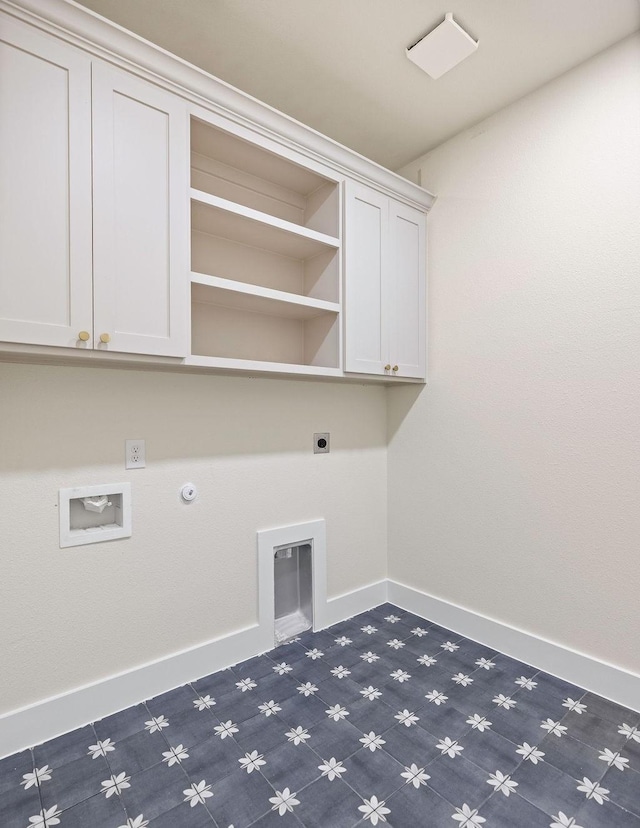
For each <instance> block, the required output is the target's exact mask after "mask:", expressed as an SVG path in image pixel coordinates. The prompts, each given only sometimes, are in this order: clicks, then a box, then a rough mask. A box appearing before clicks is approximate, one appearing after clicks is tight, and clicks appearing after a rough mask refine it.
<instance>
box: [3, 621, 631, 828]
mask: <svg viewBox="0 0 640 828" xmlns="http://www.w3.org/2000/svg"><path fill="white" fill-rule="evenodd" d="M382 824H386V825H390V826H393V828H421V827H422V826H424V828H431V827H433V828H440V826H455V828H640V713H637V712H633V711H631V710H628V709H626V708H623V707H620V706H619V705H616V704H613V703H611V702H609V701H606V700H605V699H602V698H600V697H598V696H595V695H593V694H590V693H585V691H584V690H581V689H580V688H578V687H575V686H573V685H570V684H567V683H566V682H564V681H560V680H559V679H557V678H554V677H553V676H550V675H547V674H545V673H542V672H539V671H536V670H535V669H534V668H532V667H530V666H528V665H526V664H523V663H522V662H519V661H514V660H513V659H511V658H508V657H507V656H504V655H500V654H499V653H496V652H494V651H493V650H490V649H488V648H486V647H483V646H481V645H479V644H477V643H475V642H474V641H471V640H469V639H466V638H462V637H461V636H459V635H457V634H455V633H452V632H450V631H449V630H446V629H443V628H442V627H439V626H437V625H435V624H431V623H430V622H428V621H425V620H424V619H422V618H418V617H417V616H414V615H411V614H410V613H407V612H404V611H402V610H399V609H397V608H396V607H393V606H390V605H384V606H381V607H378V608H376V609H374V610H371V611H370V612H367V613H364V614H362V615H359V616H357V617H355V618H352V619H349V620H348V621H344V622H342V623H340V624H337V625H336V626H334V627H332V628H330V629H328V630H324V631H322V632H318V633H307V634H305V635H304V636H302V637H301V638H300V639H298V640H296V641H295V642H293V643H290V644H287V645H284V646H282V647H279V648H277V649H276V650H272V651H271V652H270V653H267V655H264V656H260V657H258V658H253V659H251V660H249V661H246V662H243V663H242V664H238V665H237V666H235V667H233V668H231V669H229V670H223V671H222V672H219V673H214V674H213V675H210V676H208V677H206V678H203V679H201V680H200V681H196V682H193V684H191V685H186V686H184V687H180V688H178V689H177V690H173V691H172V692H170V693H166V694H165V695H163V696H159V697H156V698H154V699H150V700H149V701H147V702H146V703H145V704H139V705H137V706H136V707H132V708H130V709H128V710H125V711H123V712H122V713H117V714H115V715H114V716H110V717H108V718H107V719H103V720H102V721H99V722H95V723H94V724H93V725H88V726H87V727H83V728H80V729H79V730H76V731H73V732H72V733H69V734H67V735H65V736H61V737H60V738H58V739H53V740H52V741H50V742H45V743H44V744H42V745H38V746H36V747H34V748H33V749H32V750H26V751H24V752H22V753H20V754H17V755H14V756H11V757H9V758H7V759H4V760H2V761H1V762H0V826H1V828H49V826H52V827H53V826H60V828H212V826H218V828H231V826H233V828H247V827H248V826H255V828H268V827H269V826H281V828H288V827H289V826H297V828H300V826H301V825H303V826H308V827H309V828H351V826H355V825H358V826H363V828H367V827H368V826H369V825H373V826H375V825H382Z"/></svg>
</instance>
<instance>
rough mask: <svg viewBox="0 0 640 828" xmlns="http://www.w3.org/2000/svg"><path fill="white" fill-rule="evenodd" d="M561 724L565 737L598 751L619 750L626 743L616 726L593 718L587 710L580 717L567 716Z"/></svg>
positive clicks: (597, 717)
mask: <svg viewBox="0 0 640 828" xmlns="http://www.w3.org/2000/svg"><path fill="white" fill-rule="evenodd" d="M562 723H563V724H564V725H566V726H567V735H569V736H573V738H574V739H578V741H580V742H584V744H586V745H590V746H591V747H594V748H597V749H598V750H602V749H603V748H609V749H610V750H621V749H622V748H623V746H624V745H625V744H626V741H627V740H626V737H625V736H624V735H623V734H621V733H620V732H619V731H620V727H619V725H618V724H616V723H614V722H611V721H608V720H607V719H601V718H600V717H599V716H594V715H592V714H591V713H589V711H588V709H587V712H586V713H583V714H582V715H581V716H572V717H571V718H569V716H567V720H566V721H564V720H563V722H562Z"/></svg>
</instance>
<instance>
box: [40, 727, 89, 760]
mask: <svg viewBox="0 0 640 828" xmlns="http://www.w3.org/2000/svg"><path fill="white" fill-rule="evenodd" d="M95 735H96V734H95V732H94V730H93V727H92V726H91V725H87V726H86V727H81V728H78V730H72V731H71V733H65V734H64V736H58V738H57V739H51V740H50V741H48V742H45V743H44V744H42V745H36V746H35V747H34V749H33V760H34V764H35V766H36V767H41V766H42V765H49V767H51V768H56V767H59V766H60V765H67V764H68V763H69V762H73V761H74V760H75V759H80V758H81V757H82V756H86V755H87V753H88V751H89V745H93V744H94V743H95V741H96V739H95Z"/></svg>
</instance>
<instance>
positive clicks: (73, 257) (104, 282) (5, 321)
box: [0, 0, 433, 382]
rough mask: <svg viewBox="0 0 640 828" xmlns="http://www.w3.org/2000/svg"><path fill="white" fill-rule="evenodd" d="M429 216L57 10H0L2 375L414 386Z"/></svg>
mask: <svg viewBox="0 0 640 828" xmlns="http://www.w3.org/2000/svg"><path fill="white" fill-rule="evenodd" d="M432 202H433V196H432V195H431V194H430V193H427V192H426V191H425V190H423V189H421V188H420V187H418V186H416V185H415V184H413V183H411V182H409V181H407V180H405V179H403V178H400V177H399V176H397V175H394V174H393V173H391V172H389V171H388V170H384V169H382V168H381V167H379V166H378V165H376V164H373V163H372V162H370V161H367V159H365V158H363V157H362V156H360V155H358V154H357V153H354V152H352V151H351V150H349V149H347V148H346V147H342V146H340V145H339V144H336V143H335V142H334V141H332V140H330V139H328V138H325V137H324V136H322V135H320V134H319V133H317V132H315V131H313V130H310V129H308V128H307V127H305V126H303V125H302V124H300V123H298V122H296V121H293V120H292V119H290V118H288V117H286V116H284V115H282V114H281V113H278V112H277V111H276V110H274V109H272V108H271V107H267V106H264V105H263V104H261V103H260V102H259V101H256V100H255V99H253V98H250V97H249V96H247V95H244V94H243V93H242V92H240V91H239V90H236V89H233V87H230V86H229V85H228V84H225V83H222V82H220V81H218V80H217V79H216V78H213V77H211V76H210V75H207V74H206V73H205V72H202V71H201V70H199V69H196V68H195V67H191V66H189V65H188V64H186V63H185V62H184V61H181V60H178V59H176V58H174V57H173V56H171V55H169V54H168V53H167V52H165V51H163V50H161V49H157V48H156V47H154V46H153V45H152V44H150V43H146V42H144V41H142V40H140V38H137V37H135V36H133V35H130V34H129V33H127V32H126V31H124V30H123V29H120V28H119V27H117V26H114V25H112V24H110V23H109V22H108V21H107V20H104V19H102V18H99V17H97V16H95V15H93V14H90V13H88V12H87V11H86V10H85V9H83V8H82V7H81V6H80V5H79V4H77V3H74V2H71V0H0V210H1V211H2V212H1V217H0V359H12V358H15V357H14V355H15V354H19V355H20V358H24V357H25V355H28V358H30V359H40V358H43V357H44V358H47V359H49V358H51V357H54V356H55V357H56V358H57V359H59V360H63V361H66V360H74V361H82V360H86V359H87V358H88V357H89V356H91V357H93V358H94V359H95V358H98V359H100V360H102V361H104V362H114V361H115V362H130V361H131V360H132V357H133V356H135V357H137V359H136V361H137V362H139V363H145V362H148V363H150V362H154V363H156V364H165V365H171V366H175V365H181V364H184V365H185V366H187V367H189V368H191V369H192V370H193V368H199V369H203V370H204V369H213V370H222V371H244V372H250V373H254V372H264V373H269V374H274V375H276V374H278V375H283V374H285V375H293V376H307V377H312V376H318V377H334V378H345V377H347V376H349V375H352V378H353V376H354V375H357V376H358V378H359V377H362V378H364V377H365V375H367V376H368V378H369V379H376V378H377V379H387V380H388V382H394V381H396V380H399V379H405V380H407V381H420V380H424V379H425V351H426V348H425V316H426V295H425V294H426V291H425V278H426V275H425V219H426V213H427V211H428V210H429V208H430V206H431V204H432ZM32 346H36V347H32ZM42 346H44V347H42ZM49 346H55V348H53V347H49Z"/></svg>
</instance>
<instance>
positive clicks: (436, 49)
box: [407, 12, 478, 80]
mask: <svg viewBox="0 0 640 828" xmlns="http://www.w3.org/2000/svg"><path fill="white" fill-rule="evenodd" d="M477 48H478V41H477V40H474V39H473V38H472V37H471V36H470V35H468V34H467V33H466V32H465V30H464V29H463V28H462V27H461V26H459V25H458V24H457V23H456V21H455V20H454V19H453V14H452V12H447V14H446V15H445V19H444V20H443V22H442V23H441V24H440V25H439V26H436V28H435V29H433V31H431V32H429V34H428V35H425V36H424V37H423V38H422V40H419V41H418V42H417V43H414V45H413V46H411V47H410V48H409V49H407V57H408V58H409V60H411V61H413V63H415V64H416V66H419V67H420V69H422V70H423V71H424V72H426V73H427V75H429V76H430V77H432V78H433V79H434V80H436V79H437V78H439V77H441V76H442V75H444V73H445V72H448V71H449V69H453V67H454V66H457V65H458V64H459V63H460V61H462V60H464V59H465V58H466V57H469V55H472V54H473V53H474V52H475V50H476V49H477Z"/></svg>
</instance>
